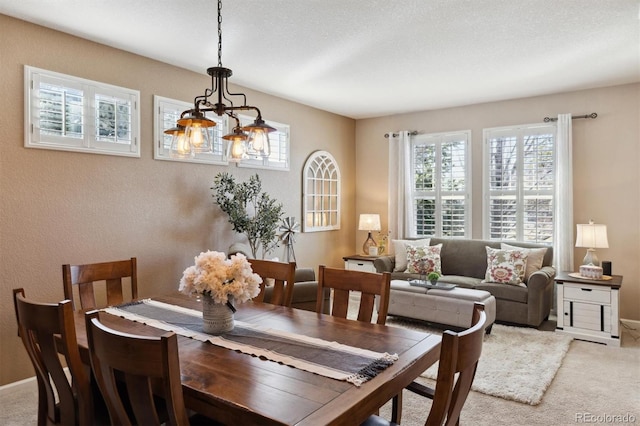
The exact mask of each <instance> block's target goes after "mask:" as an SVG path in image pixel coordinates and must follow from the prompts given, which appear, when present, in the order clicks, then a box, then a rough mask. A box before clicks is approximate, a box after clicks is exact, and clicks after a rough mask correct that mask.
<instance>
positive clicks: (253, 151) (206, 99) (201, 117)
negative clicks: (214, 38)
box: [165, 0, 276, 162]
mask: <svg viewBox="0 0 640 426" xmlns="http://www.w3.org/2000/svg"><path fill="white" fill-rule="evenodd" d="M221 12H222V0H218V66H216V67H211V68H208V69H207V74H209V75H210V76H211V88H207V89H205V92H204V95H202V96H196V97H195V99H194V101H193V109H189V110H187V111H184V112H182V114H180V118H179V119H178V121H177V125H176V127H173V128H171V129H168V130H166V131H165V133H166V134H169V135H171V136H172V140H171V156H172V157H173V158H189V157H193V156H194V155H195V154H196V153H199V152H211V151H212V150H213V141H212V140H211V138H210V132H209V129H210V128H211V127H213V126H215V125H216V122H215V121H213V120H210V119H208V118H207V117H206V116H205V113H207V112H214V113H216V114H217V115H218V116H223V115H225V114H226V115H228V116H229V117H230V118H231V119H233V120H235V126H234V127H233V130H232V131H231V133H229V134H228V135H225V136H223V137H222V139H224V140H226V141H227V158H228V159H229V161H236V162H237V161H240V160H242V159H245V158H251V157H254V158H265V157H269V155H270V153H271V150H270V146H269V135H268V134H269V132H273V131H275V130H276V129H274V128H273V127H271V126H269V125H268V124H266V123H265V122H264V120H263V119H262V114H261V113H260V110H259V109H258V108H257V107H254V106H250V105H247V97H246V96H245V95H244V94H243V93H232V92H230V91H229V86H228V78H229V77H231V75H232V74H233V73H232V71H231V70H230V69H229V68H224V67H223V66H222V14H221ZM232 98H235V99H238V100H239V99H240V98H242V104H239V105H237V106H236V105H234V104H233V101H232ZM225 102H226V103H225ZM237 111H255V112H256V119H255V121H254V122H253V123H251V124H249V125H247V126H240V120H239V119H238V116H237V115H236V112H237Z"/></svg>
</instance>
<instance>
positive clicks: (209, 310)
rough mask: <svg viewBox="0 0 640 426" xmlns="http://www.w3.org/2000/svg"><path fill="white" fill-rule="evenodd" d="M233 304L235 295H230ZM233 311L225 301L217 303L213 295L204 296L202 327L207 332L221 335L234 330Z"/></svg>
mask: <svg viewBox="0 0 640 426" xmlns="http://www.w3.org/2000/svg"><path fill="white" fill-rule="evenodd" d="M229 302H231V303H232V304H233V297H232V296H229ZM233 327H234V320H233V311H232V310H231V308H229V306H227V305H226V304H225V303H216V302H214V301H213V299H212V298H211V296H209V295H206V294H204V295H203V296H202V329H203V331H204V332H205V333H208V334H215V335H220V334H224V333H227V332H229V331H231V330H233Z"/></svg>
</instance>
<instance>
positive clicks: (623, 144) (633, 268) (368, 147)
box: [355, 76, 640, 320]
mask: <svg viewBox="0 0 640 426" xmlns="http://www.w3.org/2000/svg"><path fill="white" fill-rule="evenodd" d="M549 78H552V76H550V77H549ZM479 84H480V82H479ZM639 103H640V84H630V85H623V86H615V87H608V88H602V89H593V90H583V91H577V92H572V93H563V94H554V95H549V96H539V97H535V98H527V99H517V100H510V101H503V102H492V103H486V104H479V105H470V106H465V107H460V108H451V109H442V110H437V111H424V112H419V113H412V114H403V115H395V116H389V117H381V118H375V119H368V120H358V121H357V123H356V158H357V165H356V193H357V198H356V213H357V214H359V213H380V214H381V215H382V224H383V225H382V226H383V228H386V227H387V226H388V223H387V198H388V197H387V194H388V189H387V176H388V171H389V168H388V164H387V156H388V147H389V141H388V140H387V139H385V138H384V134H385V133H387V132H392V131H397V130H405V129H406V130H417V131H418V132H420V133H435V132H445V131H455V130H471V132H472V177H473V200H472V208H473V213H472V215H473V221H472V235H473V237H474V238H481V237H482V184H481V183H482V130H483V129H484V128H489V127H499V126H509V125H517V124H528V123H539V122H542V120H543V118H544V117H555V116H557V115H558V114H560V113H572V114H573V115H583V114H586V113H591V112H596V113H597V114H598V118H597V119H595V120H573V164H574V175H573V176H574V222H575V223H586V222H587V221H588V220H589V219H593V220H594V221H595V222H596V223H604V224H606V225H607V230H608V237H609V247H610V248H609V249H598V257H599V258H600V259H601V260H611V261H612V262H613V273H614V274H617V275H623V276H624V281H623V286H622V290H621V297H620V302H621V317H622V318H625V319H631V320H640V270H639V265H640V206H639V200H640V174H639V167H638V164H640V148H639V145H640V124H639V121H640V105H639ZM365 238H366V235H365V234H364V233H363V232H357V233H356V240H355V241H356V244H358V243H360V244H361V243H362V241H364V239H365ZM584 254H585V250H584V249H582V248H580V249H575V261H576V267H577V266H578V265H579V264H580V261H581V260H582V258H583V257H584Z"/></svg>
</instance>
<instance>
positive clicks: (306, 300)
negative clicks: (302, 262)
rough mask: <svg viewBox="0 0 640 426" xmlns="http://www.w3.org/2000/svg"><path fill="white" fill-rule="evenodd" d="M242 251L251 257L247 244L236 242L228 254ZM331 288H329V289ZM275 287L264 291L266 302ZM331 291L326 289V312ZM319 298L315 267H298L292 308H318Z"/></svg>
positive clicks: (309, 309)
mask: <svg viewBox="0 0 640 426" xmlns="http://www.w3.org/2000/svg"><path fill="white" fill-rule="evenodd" d="M236 253H242V254H244V255H245V256H247V257H248V258H250V257H251V250H250V249H249V247H248V246H247V245H246V244H242V243H234V244H232V245H231V246H230V247H229V251H228V253H227V255H228V256H231V255H232V254H236ZM327 290H329V289H327ZM272 291H273V287H267V288H266V289H265V293H264V302H265V303H269V301H270V300H271V293H272ZM329 297H330V292H329V291H325V303H324V312H325V313H329V311H328V310H329ZM317 298H318V281H316V274H315V271H314V270H313V268H296V282H295V283H294V285H293V302H292V303H291V307H292V308H296V309H304V310H306V311H314V312H315V310H316V300H317Z"/></svg>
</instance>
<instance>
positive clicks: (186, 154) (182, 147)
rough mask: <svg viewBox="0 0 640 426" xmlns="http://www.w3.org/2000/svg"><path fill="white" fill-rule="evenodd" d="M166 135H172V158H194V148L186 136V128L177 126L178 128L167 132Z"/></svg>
mask: <svg viewBox="0 0 640 426" xmlns="http://www.w3.org/2000/svg"><path fill="white" fill-rule="evenodd" d="M164 133H165V134H166V135H171V148H170V155H171V158H180V159H185V158H193V156H194V152H193V148H192V147H191V144H190V143H189V140H188V139H187V138H186V136H185V131H184V126H180V125H177V126H176V127H172V128H170V129H167V130H165V131H164Z"/></svg>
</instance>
